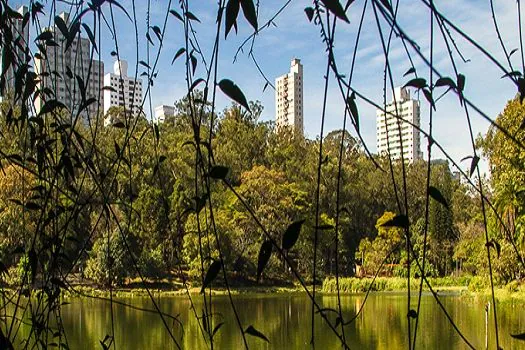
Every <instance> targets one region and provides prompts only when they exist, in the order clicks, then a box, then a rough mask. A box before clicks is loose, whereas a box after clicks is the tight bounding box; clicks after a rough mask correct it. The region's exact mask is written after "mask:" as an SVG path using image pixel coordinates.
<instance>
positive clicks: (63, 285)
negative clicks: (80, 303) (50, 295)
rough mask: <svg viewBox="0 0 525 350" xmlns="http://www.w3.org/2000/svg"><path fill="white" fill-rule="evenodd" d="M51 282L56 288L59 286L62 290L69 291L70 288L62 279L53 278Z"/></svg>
mask: <svg viewBox="0 0 525 350" xmlns="http://www.w3.org/2000/svg"><path fill="white" fill-rule="evenodd" d="M50 282H51V283H52V284H54V285H55V286H59V287H60V288H62V289H68V288H67V284H66V283H65V282H64V281H62V280H61V279H59V278H56V277H52V278H51V279H50Z"/></svg>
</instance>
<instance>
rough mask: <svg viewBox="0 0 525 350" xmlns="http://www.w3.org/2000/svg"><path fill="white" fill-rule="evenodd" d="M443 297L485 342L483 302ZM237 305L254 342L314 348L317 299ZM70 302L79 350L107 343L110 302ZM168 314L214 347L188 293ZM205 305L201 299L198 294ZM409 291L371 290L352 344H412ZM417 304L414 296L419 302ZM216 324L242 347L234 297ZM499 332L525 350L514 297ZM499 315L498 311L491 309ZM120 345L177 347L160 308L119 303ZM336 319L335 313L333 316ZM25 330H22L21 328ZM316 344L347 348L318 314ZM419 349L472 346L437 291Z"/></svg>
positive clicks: (351, 333) (222, 341)
mask: <svg viewBox="0 0 525 350" xmlns="http://www.w3.org/2000/svg"><path fill="white" fill-rule="evenodd" d="M118 300H119V301H122V302H125V303H129V304H132V305H134V306H135V307H140V308H152V303H151V301H150V300H149V299H147V298H132V299H118ZM363 300H364V295H351V296H344V297H343V298H342V303H343V309H344V313H345V317H347V318H348V317H349V316H351V315H354V314H355V312H356V310H358V309H359V307H360V306H361V304H362V303H363ZM441 300H442V302H443V304H444V305H445V307H446V309H447V311H448V312H449V314H450V315H451V316H452V318H453V319H454V321H455V322H456V324H457V326H458V327H459V329H460V330H461V331H462V332H463V333H464V335H465V336H466V337H467V339H469V341H470V342H471V343H472V344H473V345H474V347H475V348H476V349H484V348H485V311H484V305H483V304H482V303H480V302H477V301H474V300H472V299H467V298H461V297H459V296H454V295H448V296H442V297H441ZM234 301H235V305H236V307H237V310H238V313H239V317H240V319H241V322H242V324H243V325H244V327H245V328H246V327H247V326H248V325H253V326H254V327H255V328H257V329H258V330H260V331H261V332H263V333H264V334H265V335H266V336H267V337H268V338H269V339H270V343H269V344H267V343H265V342H263V341H261V340H259V339H258V338H253V337H249V339H248V343H249V345H250V348H251V349H309V348H311V347H309V341H310V315H311V304H310V303H309V301H308V299H307V298H306V297H305V296H304V295H301V294H282V295H248V296H235V297H234ZM70 302H71V304H69V305H66V306H64V307H63V310H62V311H63V322H64V324H65V329H66V332H67V338H68V343H69V345H70V347H71V348H72V349H100V348H101V346H100V343H99V340H101V339H103V338H104V337H105V335H106V334H109V333H111V308H110V305H109V304H108V303H106V302H104V301H100V300H92V299H72V300H70ZM158 302H159V305H160V307H161V308H162V310H163V311H164V312H166V313H170V314H172V315H178V319H179V320H180V321H181V322H182V324H183V328H181V326H180V325H179V324H177V323H175V322H173V320H168V324H169V325H170V327H172V330H173V333H174V334H175V336H176V339H177V341H178V342H179V344H181V346H182V348H184V349H207V348H209V347H208V346H207V345H206V343H205V342H204V340H203V337H202V334H201V330H200V329H199V327H198V324H197V322H196V320H195V316H194V314H193V311H191V310H190V303H189V301H188V300H187V298H185V297H165V298H161V299H159V300H158ZM194 302H195V306H196V308H197V309H198V310H202V299H201V298H200V297H196V298H195V299H194ZM319 302H320V303H321V304H322V305H323V307H331V308H335V307H336V297H335V296H323V297H320V298H319ZM406 302H407V299H406V295H403V294H399V293H376V294H372V295H371V296H370V297H369V298H368V300H367V302H366V305H365V307H364V310H363V313H362V314H361V315H360V317H359V318H358V319H357V320H356V321H355V322H354V323H353V324H352V325H349V326H347V327H346V329H345V332H346V339H347V341H348V344H349V345H350V347H351V349H406V348H407V335H406V334H407V333H406V328H407V318H406ZM414 305H415V303H414ZM213 313H214V315H215V324H217V323H219V322H224V325H223V326H222V327H221V328H220V330H219V332H218V333H217V335H216V337H215V340H214V345H215V347H214V348H215V349H241V348H242V339H241V336H240V333H239V330H238V327H237V325H236V322H235V318H234V317H233V314H232V312H231V306H230V304H229V300H228V298H227V297H223V296H220V297H214V298H213ZM498 313H499V314H498V316H499V317H498V320H499V325H500V333H501V334H500V339H501V343H502V346H503V349H505V350H508V349H525V342H519V341H517V340H514V339H512V338H511V337H510V335H509V333H518V332H525V308H523V305H519V304H518V305H512V304H510V303H505V304H498ZM490 315H492V313H491V314H490ZM113 317H114V320H115V322H114V329H115V340H116V346H117V349H176V346H175V345H174V344H173V341H172V340H171V338H170V336H169V334H168V332H167V331H166V329H165V327H164V325H163V323H162V321H161V320H160V318H159V316H158V315H155V314H152V313H147V312H143V311H137V310H133V309H130V308H127V307H124V306H119V305H113ZM330 317H331V318H332V322H333V320H334V319H335V317H336V316H335V315H333V316H330ZM489 327H490V328H489V329H490V330H489V348H493V349H494V348H495V346H494V334H493V333H492V329H493V320H492V318H491V319H490V323H489ZM22 333H23V332H22ZM315 344H316V347H315V349H340V348H341V347H340V346H339V345H340V343H339V341H338V339H337V337H336V336H335V335H334V334H333V333H332V331H331V330H330V329H329V328H328V326H327V325H326V324H325V323H324V322H323V321H322V320H321V319H320V318H319V317H317V320H316V335H315ZM417 348H418V349H467V347H466V346H465V344H464V343H463V341H462V340H461V338H460V337H459V336H458V335H457V334H456V333H455V331H454V330H453V328H452V326H451V325H450V323H449V322H448V321H447V319H446V318H445V316H444V315H443V313H442V312H441V311H440V309H439V306H438V305H437V304H436V302H435V301H434V299H433V297H432V296H430V295H425V296H424V298H423V300H422V308H421V318H420V326H419V330H418V337H417Z"/></svg>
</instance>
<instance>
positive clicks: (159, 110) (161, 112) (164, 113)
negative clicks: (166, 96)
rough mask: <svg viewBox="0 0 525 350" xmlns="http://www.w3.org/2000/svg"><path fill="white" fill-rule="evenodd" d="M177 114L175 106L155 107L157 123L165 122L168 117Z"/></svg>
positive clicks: (155, 120)
mask: <svg viewBox="0 0 525 350" xmlns="http://www.w3.org/2000/svg"><path fill="white" fill-rule="evenodd" d="M173 116H175V106H168V105H160V106H157V107H155V119H154V120H153V121H154V122H155V123H157V124H159V123H164V121H165V120H166V118H170V117H173Z"/></svg>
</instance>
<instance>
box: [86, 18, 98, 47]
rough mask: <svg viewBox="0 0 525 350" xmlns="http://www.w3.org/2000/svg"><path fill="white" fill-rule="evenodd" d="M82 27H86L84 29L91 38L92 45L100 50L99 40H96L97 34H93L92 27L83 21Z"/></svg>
mask: <svg viewBox="0 0 525 350" xmlns="http://www.w3.org/2000/svg"><path fill="white" fill-rule="evenodd" d="M82 27H84V30H85V31H86V34H87V36H88V38H89V41H90V42H91V45H92V46H93V48H94V49H95V51H96V52H98V48H97V42H96V40H95V36H94V35H93V32H92V31H91V28H89V26H88V25H87V24H86V23H82Z"/></svg>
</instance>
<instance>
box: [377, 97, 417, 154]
mask: <svg viewBox="0 0 525 350" xmlns="http://www.w3.org/2000/svg"><path fill="white" fill-rule="evenodd" d="M386 111H387V113H386V116H385V112H383V111H382V110H380V109H378V110H377V129H376V132H377V153H379V154H380V155H390V158H391V159H393V160H398V159H401V152H402V153H403V157H404V159H405V160H406V161H408V162H413V161H414V160H417V159H421V158H422V157H423V153H421V150H420V145H421V143H420V134H419V131H418V130H417V129H416V128H415V126H417V127H419V125H420V111H419V101H417V100H413V99H410V91H408V90H407V89H406V88H402V87H398V88H395V90H394V100H393V101H392V102H391V103H389V104H388V105H387V106H386ZM395 115H398V116H400V117H401V118H403V119H404V120H406V121H408V122H410V123H412V124H413V125H414V126H412V125H410V124H409V123H407V122H404V121H400V123H399V126H398V122H397V120H398V119H397V118H396V117H395ZM399 128H401V135H400V134H399ZM401 146H402V148H401Z"/></svg>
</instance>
